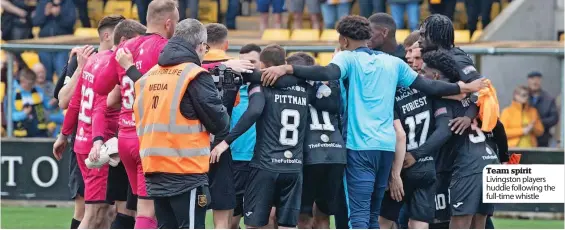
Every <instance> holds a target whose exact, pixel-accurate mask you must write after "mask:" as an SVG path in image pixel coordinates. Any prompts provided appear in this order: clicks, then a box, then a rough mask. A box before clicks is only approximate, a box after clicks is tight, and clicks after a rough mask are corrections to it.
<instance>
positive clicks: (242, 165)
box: [233, 161, 250, 216]
mask: <svg viewBox="0 0 565 230" xmlns="http://www.w3.org/2000/svg"><path fill="white" fill-rule="evenodd" d="M249 170H250V169H249V161H233V179H234V181H235V209H234V210H233V216H240V215H241V214H242V213H243V194H244V193H245V188H246V187H247V177H249Z"/></svg>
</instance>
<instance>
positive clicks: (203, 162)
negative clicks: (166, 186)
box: [134, 63, 210, 174]
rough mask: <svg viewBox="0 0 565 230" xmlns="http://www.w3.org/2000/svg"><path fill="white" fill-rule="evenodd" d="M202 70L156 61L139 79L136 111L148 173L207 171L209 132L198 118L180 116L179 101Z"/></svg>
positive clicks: (185, 65) (195, 67) (137, 127)
mask: <svg viewBox="0 0 565 230" xmlns="http://www.w3.org/2000/svg"><path fill="white" fill-rule="evenodd" d="M160 71H163V73H162V74H163V75H161V72H160ZM201 71H205V70H203V69H202V68H200V67H199V66H198V65H196V64H193V63H185V64H180V65H177V66H174V67H161V66H158V65H157V66H155V67H153V68H152V69H151V70H149V71H148V72H147V73H146V74H145V75H144V76H143V77H142V78H141V79H140V80H139V82H137V83H136V90H137V92H136V93H137V98H136V103H137V105H135V106H134V113H135V116H136V123H137V124H136V130H137V134H138V136H139V140H140V157H141V159H142V166H143V171H144V172H145V173H157V172H163V173H175V174H193V173H206V172H208V168H209V155H210V142H209V134H208V133H207V132H206V130H205V129H204V127H203V126H202V124H201V123H200V121H198V120H197V119H195V120H190V119H184V117H179V116H182V115H181V113H180V111H179V105H180V102H181V99H182V97H183V95H184V93H185V92H184V91H185V90H186V87H188V84H190V81H191V80H193V78H194V77H196V76H197V75H198V74H199V73H200V72H201ZM179 72H180V74H179ZM163 77H165V78H164V80H161V81H160V80H159V79H163ZM169 77H170V78H169ZM175 77H176V79H175ZM155 85H157V86H155ZM167 86H168V87H167ZM146 87H148V88H146ZM155 87H158V88H155ZM159 87H165V88H159ZM165 95H166V96H165ZM159 97H161V100H159ZM155 98H156V99H155ZM150 103H153V104H150ZM159 103H160V104H159ZM153 106H154V107H153ZM167 106H168V107H167ZM146 109H147V110H146ZM154 109H155V110H154ZM167 113H168V114H167ZM144 116H146V117H144ZM177 118H178V120H177ZM167 120H168V121H167Z"/></svg>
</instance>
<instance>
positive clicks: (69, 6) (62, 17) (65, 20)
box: [56, 1, 77, 32]
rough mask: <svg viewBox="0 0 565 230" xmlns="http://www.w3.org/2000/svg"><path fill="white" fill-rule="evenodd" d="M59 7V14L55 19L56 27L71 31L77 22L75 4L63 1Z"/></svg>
mask: <svg viewBox="0 0 565 230" xmlns="http://www.w3.org/2000/svg"><path fill="white" fill-rule="evenodd" d="M59 6H61V12H60V13H59V15H58V16H57V17H56V20H57V23H58V25H59V26H61V27H64V28H65V29H72V28H73V27H74V25H75V22H76V20H77V13H76V9H75V4H74V3H73V1H63V3H62V4H61V5H59ZM71 32H72V30H71Z"/></svg>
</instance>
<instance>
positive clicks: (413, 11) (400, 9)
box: [390, 2, 420, 31]
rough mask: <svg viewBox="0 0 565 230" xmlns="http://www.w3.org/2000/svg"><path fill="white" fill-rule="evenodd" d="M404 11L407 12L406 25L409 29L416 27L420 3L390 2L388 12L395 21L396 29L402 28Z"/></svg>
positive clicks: (412, 29) (415, 28)
mask: <svg viewBox="0 0 565 230" xmlns="http://www.w3.org/2000/svg"><path fill="white" fill-rule="evenodd" d="M404 12H406V13H407V14H408V27H409V28H410V31H414V30H417V29H418V22H419V20H420V4H418V3H417V2H413V3H395V4H393V3H391V4H390V14H391V15H392V18H393V19H394V22H395V23H396V28H397V29H404V28H405V27H404Z"/></svg>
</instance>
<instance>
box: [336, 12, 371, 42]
mask: <svg viewBox="0 0 565 230" xmlns="http://www.w3.org/2000/svg"><path fill="white" fill-rule="evenodd" d="M336 30H337V32H338V33H339V34H340V35H342V36H345V37H348V38H351V39H353V40H357V41H362V40H368V39H370V38H371V36H372V32H371V27H370V26H369V20H367V19H366V18H364V17H361V16H359V15H349V16H345V17H344V18H342V19H341V20H339V22H338V23H337V26H336Z"/></svg>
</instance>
